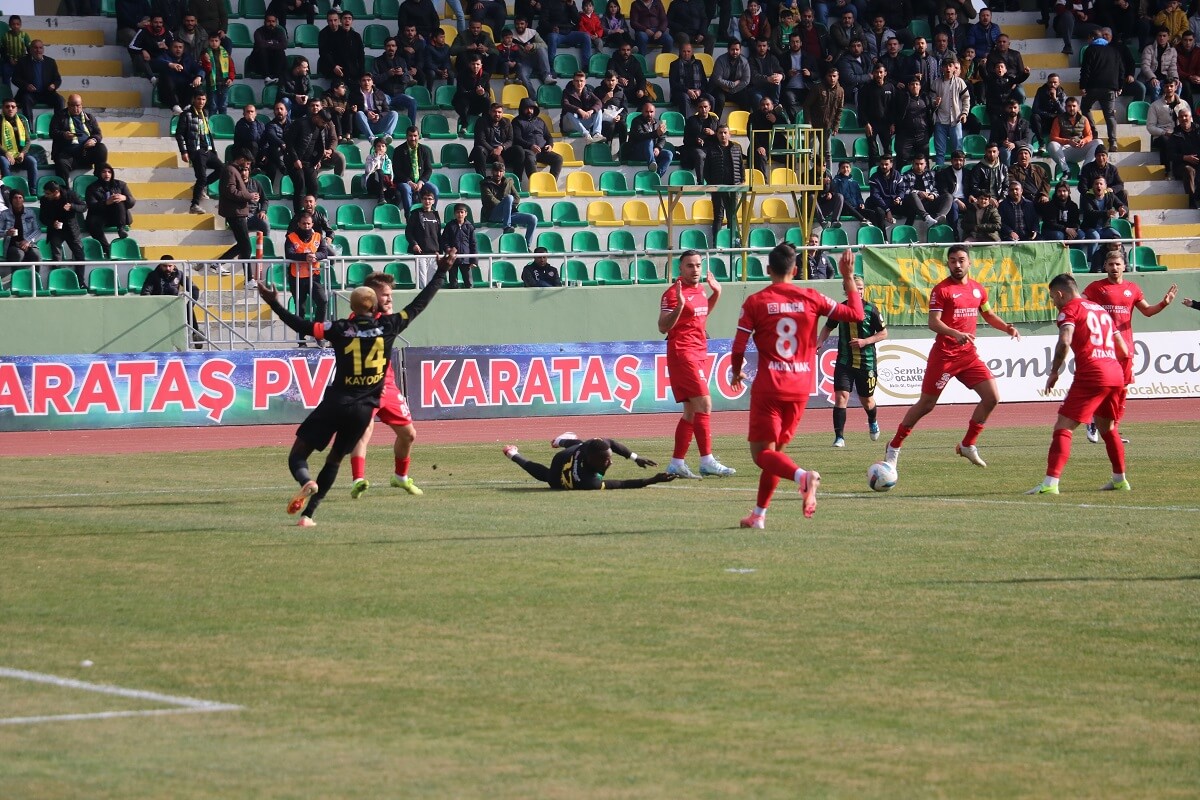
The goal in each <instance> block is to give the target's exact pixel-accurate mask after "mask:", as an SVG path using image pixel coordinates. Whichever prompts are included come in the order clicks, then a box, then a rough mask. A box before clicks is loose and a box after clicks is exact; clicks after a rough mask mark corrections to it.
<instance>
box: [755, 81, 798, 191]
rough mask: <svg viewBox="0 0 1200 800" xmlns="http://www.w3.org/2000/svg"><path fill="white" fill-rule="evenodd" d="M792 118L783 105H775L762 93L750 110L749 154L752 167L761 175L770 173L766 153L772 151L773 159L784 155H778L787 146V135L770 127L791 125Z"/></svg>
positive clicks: (769, 160) (769, 162)
mask: <svg viewBox="0 0 1200 800" xmlns="http://www.w3.org/2000/svg"><path fill="white" fill-rule="evenodd" d="M791 124H792V120H791V119H790V118H789V117H788V115H787V112H786V111H784V109H783V106H780V105H776V104H775V103H774V101H772V100H771V98H770V97H769V96H766V95H764V96H763V97H762V98H760V99H759V101H758V108H756V109H754V110H753V111H751V112H750V120H749V123H748V126H747V127H748V128H749V131H750V154H751V157H752V158H753V159H754V168H755V169H757V170H758V171H759V172H761V173H762V174H763V175H770V174H771V170H770V167H771V159H769V158H768V153H770V152H772V151H774V152H775V154H776V155H774V157H773V158H774V160H775V161H780V160H782V159H783V158H784V157H783V156H780V155H778V153H779V152H780V151H781V150H784V149H786V148H787V137H786V136H785V135H784V134H783V131H778V130H776V131H774V132H773V133H772V129H773V128H776V127H778V126H780V125H791Z"/></svg>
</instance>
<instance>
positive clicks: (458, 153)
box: [426, 117, 471, 169]
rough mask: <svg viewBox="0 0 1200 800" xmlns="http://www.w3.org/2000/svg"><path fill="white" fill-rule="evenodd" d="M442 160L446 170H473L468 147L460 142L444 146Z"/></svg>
mask: <svg viewBox="0 0 1200 800" xmlns="http://www.w3.org/2000/svg"><path fill="white" fill-rule="evenodd" d="M426 119H428V117H426ZM441 158H442V166H443V167H444V168H446V169H471V160H470V154H469V153H468V152H467V148H466V146H465V145H462V144H459V143H458V142H450V143H449V144H445V145H442V156H441Z"/></svg>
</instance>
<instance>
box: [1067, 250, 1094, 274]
mask: <svg viewBox="0 0 1200 800" xmlns="http://www.w3.org/2000/svg"><path fill="white" fill-rule="evenodd" d="M1067 254H1068V256H1069V257H1070V259H1071V272H1074V273H1086V272H1091V267H1090V266H1088V260H1087V254H1085V253H1084V252H1083V251H1082V250H1076V249H1075V248H1074V247H1072V248H1069V249H1068V250H1067Z"/></svg>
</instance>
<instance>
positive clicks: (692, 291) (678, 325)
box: [659, 282, 708, 359]
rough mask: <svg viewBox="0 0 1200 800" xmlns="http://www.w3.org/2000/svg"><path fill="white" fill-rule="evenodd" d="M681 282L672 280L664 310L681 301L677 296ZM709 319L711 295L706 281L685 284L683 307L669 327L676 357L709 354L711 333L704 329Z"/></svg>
mask: <svg viewBox="0 0 1200 800" xmlns="http://www.w3.org/2000/svg"><path fill="white" fill-rule="evenodd" d="M677 283H678V282H677ZM677 283H672V284H671V285H670V287H668V288H667V290H666V291H665V292H663V296H662V303H661V305H660V306H659V310H660V311H663V312H667V311H674V310H675V305H676V303H678V300H677V299H676V298H675V286H676V285H677ZM707 321H708V295H707V294H705V293H704V284H702V283H701V284H697V285H696V286H684V287H683V311H682V312H681V313H680V314H679V319H678V320H677V321H676V322H675V325H674V326H672V328H671V330H669V331H667V355H668V356H671V357H673V358H691V359H702V358H704V357H705V356H706V355H707V354H708V335H707V334H706V333H705V329H704V326H705V323H706V322H707Z"/></svg>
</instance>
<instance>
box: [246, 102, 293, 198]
mask: <svg viewBox="0 0 1200 800" xmlns="http://www.w3.org/2000/svg"><path fill="white" fill-rule="evenodd" d="M301 116H303V114H301ZM291 127H292V120H291V117H290V115H289V114H288V110H287V106H285V105H284V104H283V101H282V100H280V101H278V102H277V103H275V115H274V116H272V117H271V119H270V121H268V122H267V124H266V126H265V128H264V131H263V138H262V140H261V142H260V144H259V150H258V159H257V160H256V162H255V164H256V167H257V169H258V171H259V172H262V173H263V174H264V175H266V176H267V179H268V180H270V181H271V184H272V185H274V184H275V181H276V180H277V179H278V178H279V176H280V175H284V174H286V173H287V171H288V169H289V167H290V163H291V162H290V161H288V158H287V155H288V154H287V140H288V131H290V130H291Z"/></svg>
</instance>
